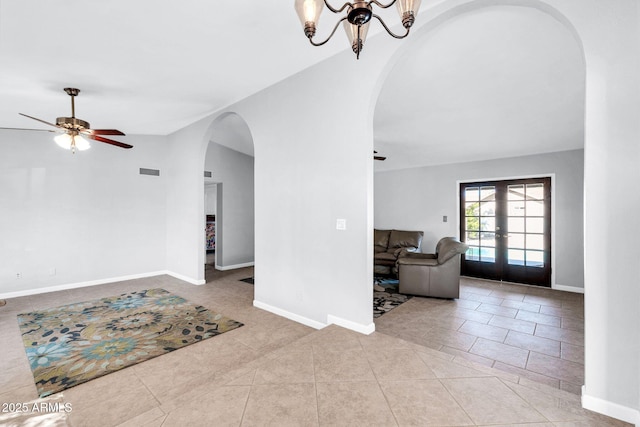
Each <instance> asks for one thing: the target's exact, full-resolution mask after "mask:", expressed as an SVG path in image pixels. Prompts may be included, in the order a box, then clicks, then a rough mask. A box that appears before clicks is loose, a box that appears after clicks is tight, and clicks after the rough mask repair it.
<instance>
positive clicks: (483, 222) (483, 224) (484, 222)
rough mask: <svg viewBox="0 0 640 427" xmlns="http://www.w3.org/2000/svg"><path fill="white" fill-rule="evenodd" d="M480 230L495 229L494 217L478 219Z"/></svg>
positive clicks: (492, 230) (491, 230)
mask: <svg viewBox="0 0 640 427" xmlns="http://www.w3.org/2000/svg"><path fill="white" fill-rule="evenodd" d="M480 230H482V231H490V232H494V231H496V219H495V217H488V218H485V217H482V218H481V219H480Z"/></svg>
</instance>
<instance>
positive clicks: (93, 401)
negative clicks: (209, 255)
mask: <svg viewBox="0 0 640 427" xmlns="http://www.w3.org/2000/svg"><path fill="white" fill-rule="evenodd" d="M252 275H253V270H252V269H250V268H249V269H241V270H236V271H234V272H233V273H232V274H227V275H225V276H224V277H222V278H220V279H217V280H214V281H211V282H208V283H207V284H206V285H203V286H193V285H190V284H187V283H185V282H182V281H180V280H177V279H174V278H172V277H169V276H159V277H152V278H146V279H138V280H131V281H126V282H120V283H114V284H109V285H101V286H93V287H87V288H83V289H74V290H68V291H60V292H55V293H49V294H42V295H35V296H30V297H23V298H16V299H10V300H8V301H7V305H6V306H5V307H2V308H0V343H2V347H3V355H2V359H1V361H0V390H2V392H0V402H1V403H4V402H31V401H33V400H34V399H36V389H35V385H34V384H33V378H32V376H31V371H30V369H29V364H28V362H27V358H26V356H25V354H24V349H23V347H22V342H21V339H20V334H19V329H18V325H17V321H16V317H15V316H16V314H18V313H21V312H26V311H29V310H34V309H41V308H45V307H52V306H57V305H61V304H65V303H69V302H71V301H83V300H88V299H93V298H97V297H104V296H110V295H115V294H118V293H121V292H127V291H133V290H141V289H146V288H151V287H162V288H164V289H166V290H168V291H170V292H173V293H176V294H178V295H180V296H182V297H184V298H187V299H189V300H190V301H192V302H196V303H199V304H202V305H204V306H206V307H208V308H210V309H211V310H214V311H217V312H220V313H222V314H224V315H226V316H228V317H231V318H233V319H235V320H238V321H240V322H243V323H244V324H245V326H243V327H241V328H238V329H236V330H233V331H230V332H227V333H225V334H223V335H221V336H218V337H214V338H211V339H208V340H205V341H202V342H200V343H197V344H194V345H191V346H187V347H185V348H182V349H179V350H176V351H174V352H172V353H168V354H166V355H163V356H160V357H157V358H155V359H152V360H149V361H146V362H143V363H140V364H138V365H134V366H132V367H129V368H126V369H123V370H121V371H118V372H116V373H113V374H109V375H107V376H105V377H101V378H98V379H95V380H92V381H89V382H87V383H85V384H81V385H79V386H76V387H73V388H71V389H68V390H66V391H64V392H62V393H59V394H57V395H54V396H52V397H50V398H49V400H53V401H63V402H69V403H71V404H72V407H73V410H72V411H71V412H70V413H68V414H64V413H60V414H26V415H23V416H17V415H16V414H10V413H2V414H0V424H2V425H24V424H25V421H26V418H28V417H31V418H32V419H31V420H30V422H32V423H33V424H29V425H47V426H50V425H60V426H64V425H71V426H92V427H93V426H136V427H137V426H184V425H203V426H208V425H216V426H219V425H235V426H237V425H247V426H248V425H266V424H271V425H283V424H290V425H353V424H360V425H373V424H376V425H439V426H454V425H455V426H462V425H515V424H520V423H528V424H527V425H530V426H570V425H571V426H572V425H594V426H596V425H597V426H622V425H627V424H625V423H622V422H619V421H616V420H612V419H610V418H606V417H603V416H600V415H598V414H595V413H593V412H589V411H586V410H583V409H581V407H580V399H579V397H578V396H577V395H575V394H573V393H569V392H566V391H563V390H560V389H558V388H553V387H550V386H547V385H544V384H541V383H538V382H534V381H531V380H530V379H528V378H526V377H524V376H518V375H517V374H514V373H508V372H504V371H501V370H498V369H494V368H490V367H487V366H484V365H482V364H476V363H474V362H472V361H470V360H467V359H465V358H462V357H459V355H453V354H449V353H446V352H443V351H437V350H434V349H433V348H429V347H427V346H425V345H419V344H416V343H414V342H410V341H407V340H403V339H400V338H396V337H393V336H390V335H388V334H385V333H382V332H375V333H373V334H371V335H369V336H365V335H361V334H358V333H355V332H352V331H349V330H346V329H343V328H340V327H337V326H330V327H327V328H325V329H322V330H319V331H317V330H314V329H311V328H308V327H306V326H303V325H300V324H298V323H295V322H292V321H289V320H287V319H284V318H282V317H278V316H276V315H273V314H270V313H268V312H265V311H262V310H259V309H256V308H254V307H253V306H252V300H253V286H252V285H249V284H247V283H244V282H240V281H239V279H243V278H246V277H250V276H252ZM414 300H416V301H418V299H417V298H414V299H413V300H412V301H414ZM410 302H411V301H410ZM407 304H408V303H407ZM414 304H415V303H414ZM408 307H409V308H411V306H408ZM401 308H402V307H400V309H401ZM400 309H396V310H400ZM399 313H400V314H402V313H401V312H399ZM391 314H393V311H392V312H391V313H388V314H385V315H384V316H382V317H381V319H384V318H385V317H386V316H389V318H388V319H391ZM381 319H378V320H381ZM38 423H39V424H38Z"/></svg>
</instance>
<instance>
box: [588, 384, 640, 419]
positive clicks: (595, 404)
mask: <svg viewBox="0 0 640 427" xmlns="http://www.w3.org/2000/svg"><path fill="white" fill-rule="evenodd" d="M582 407H583V408H584V409H588V410H590V411H594V412H597V413H599V414H602V415H606V416H608V417H612V418H616V419H618V420H622V421H625V422H628V423H631V424H634V425H635V426H640V411H638V410H637V409H633V408H629V407H626V406H622V405H619V404H617V403H613V402H609V401H607V400H603V399H600V398H599V397H594V396H589V395H588V394H586V388H585V386H582Z"/></svg>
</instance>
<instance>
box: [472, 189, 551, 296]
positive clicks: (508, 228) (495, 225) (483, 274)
mask: <svg viewBox="0 0 640 427" xmlns="http://www.w3.org/2000/svg"><path fill="white" fill-rule="evenodd" d="M460 236H461V238H462V240H463V241H464V242H465V243H467V244H468V245H469V249H468V250H467V252H466V253H465V254H464V255H463V256H462V267H461V268H462V274H463V275H465V276H471V277H479V278H483V279H491V280H499V281H506V282H514V283H524V284H528V285H537V286H545V287H551V178H549V177H546V178H528V179H516V180H507V181H484V182H473V183H462V184H460Z"/></svg>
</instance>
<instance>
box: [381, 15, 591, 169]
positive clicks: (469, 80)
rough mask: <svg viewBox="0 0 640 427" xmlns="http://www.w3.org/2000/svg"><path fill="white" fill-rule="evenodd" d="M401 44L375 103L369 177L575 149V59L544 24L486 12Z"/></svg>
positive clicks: (578, 56)
mask: <svg viewBox="0 0 640 427" xmlns="http://www.w3.org/2000/svg"><path fill="white" fill-rule="evenodd" d="M409 43H412V45H411V46H410V48H409V49H407V50H408V54H407V55H406V56H405V57H404V58H402V59H401V60H400V61H398V62H397V64H396V65H395V66H394V69H393V70H392V72H391V73H390V75H389V78H388V80H387V81H386V82H385V85H384V87H383V89H382V92H381V93H380V97H379V98H378V103H377V104H376V110H375V116H374V137H375V148H376V149H377V150H378V151H379V153H380V155H386V156H388V159H387V160H386V161H385V162H376V170H389V169H397V168H406V167H411V166H422V165H434V164H446V163H457V162H466V161H473V160H485V159H495V158H505V157H512V156H519V155H526V154H537V153H545V152H553V151H563V150H571V149H577V148H581V147H583V146H584V92H585V90H584V85H585V77H584V68H585V66H584V60H583V59H582V53H581V51H580V49H579V47H578V44H577V42H576V41H575V39H574V38H573V36H572V35H571V34H570V33H569V32H568V31H567V30H566V29H565V28H564V27H563V26H562V25H561V24H560V23H559V22H557V21H556V20H554V19H553V18H551V17H550V16H549V15H546V14H543V13H542V12H539V11H537V10H535V9H532V8H526V7H517V6H500V7H490V8H485V9H480V10H476V11H475V12H472V13H468V14H465V15H461V16H458V17H457V18H454V19H452V20H449V21H447V22H446V23H445V24H443V25H441V26H440V27H438V28H437V29H435V30H433V31H431V32H429V33H426V34H419V35H418V37H416V38H415V39H414V40H411V41H409Z"/></svg>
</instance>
